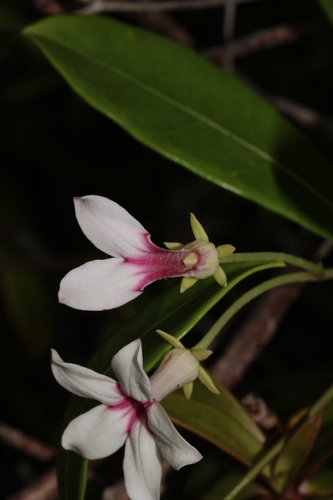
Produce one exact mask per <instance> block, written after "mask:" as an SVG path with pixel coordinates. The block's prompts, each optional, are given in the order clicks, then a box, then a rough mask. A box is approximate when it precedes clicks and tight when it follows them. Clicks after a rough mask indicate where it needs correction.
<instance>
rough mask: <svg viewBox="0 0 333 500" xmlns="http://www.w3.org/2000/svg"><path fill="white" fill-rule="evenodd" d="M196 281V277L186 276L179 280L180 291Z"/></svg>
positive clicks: (183, 290)
mask: <svg viewBox="0 0 333 500" xmlns="http://www.w3.org/2000/svg"><path fill="white" fill-rule="evenodd" d="M197 281H198V279H197V278H187V277H186V276H185V277H184V278H183V279H182V280H181V282H180V293H183V292H185V291H186V290H187V289H188V288H191V286H193V285H195V284H196V282H197Z"/></svg>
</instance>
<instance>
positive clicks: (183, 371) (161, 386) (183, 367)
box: [150, 347, 200, 401]
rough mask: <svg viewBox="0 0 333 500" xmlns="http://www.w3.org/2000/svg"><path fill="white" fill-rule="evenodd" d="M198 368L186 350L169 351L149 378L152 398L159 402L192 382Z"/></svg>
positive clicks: (177, 348)
mask: <svg viewBox="0 0 333 500" xmlns="http://www.w3.org/2000/svg"><path fill="white" fill-rule="evenodd" d="M199 366H200V365H199V362H198V361H197V359H196V358H195V357H194V356H193V354H192V353H191V351H189V350H188V349H183V348H179V347H176V348H174V349H171V351H169V352H167V353H166V355H165V356H164V358H163V359H162V362H161V364H160V366H159V367H158V369H157V370H156V372H155V373H153V375H152V376H151V377H150V382H151V388H152V393H153V398H154V399H156V401H161V400H162V399H164V398H165V397H166V396H167V395H168V394H171V392H174V391H175V390H177V389H180V388H181V387H184V385H188V384H190V383H191V382H193V380H195V379H196V378H197V377H198V374H199Z"/></svg>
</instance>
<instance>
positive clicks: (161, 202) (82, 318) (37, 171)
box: [0, 0, 333, 498]
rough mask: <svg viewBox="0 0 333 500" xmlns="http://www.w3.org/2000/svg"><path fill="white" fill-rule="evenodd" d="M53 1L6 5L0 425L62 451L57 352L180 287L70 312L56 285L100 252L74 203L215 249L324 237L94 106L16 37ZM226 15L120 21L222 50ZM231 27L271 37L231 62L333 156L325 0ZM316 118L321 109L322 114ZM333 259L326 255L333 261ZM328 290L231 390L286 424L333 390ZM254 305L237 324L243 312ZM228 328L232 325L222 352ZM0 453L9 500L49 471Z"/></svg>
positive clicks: (302, 302) (283, 5)
mask: <svg viewBox="0 0 333 500" xmlns="http://www.w3.org/2000/svg"><path fill="white" fill-rule="evenodd" d="M59 5H60V7H62V8H63V10H64V11H65V10H66V11H67V12H71V11H73V9H74V8H78V7H80V4H78V3H75V2H65V1H63V2H59ZM47 9H48V6H47V2H44V3H43V2H35V3H34V2H32V1H27V0H16V1H11V0H8V1H2V2H1V4H0V117H1V133H0V165H1V170H0V266H1V277H0V297H1V303H0V328H1V330H0V331H1V333H0V342H1V346H0V376H1V384H0V408H1V415H0V418H1V421H2V422H4V423H6V424H7V425H10V426H12V427H13V428H15V429H19V430H21V431H22V432H24V433H26V434H28V435H29V436H31V437H32V438H33V439H38V440H40V441H42V442H43V443H45V444H47V445H50V446H55V445H56V444H57V440H58V429H59V426H60V422H61V418H62V415H63V413H64V410H65V406H66V401H67V400H68V393H66V391H64V390H63V389H62V388H61V387H59V386H58V385H57V384H56V382H55V381H54V379H53V377H52V375H51V371H50V366H49V365H50V364H49V349H50V347H51V346H52V347H54V348H56V349H57V350H59V352H60V353H61V355H62V356H63V357H64V359H66V360H68V361H73V362H78V363H82V364H84V363H85V362H86V361H87V359H88V358H89V357H90V355H91V353H92V352H93V350H94V348H95V347H96V346H97V345H98V344H99V343H100V341H101V339H102V338H104V337H105V335H107V334H110V333H112V332H113V331H115V329H116V328H117V326H118V325H120V324H121V323H122V322H123V321H126V319H127V318H129V317H131V316H133V315H134V314H135V313H136V311H139V310H140V309H141V308H142V307H144V305H145V304H147V303H149V300H150V299H151V298H153V297H154V296H155V295H156V294H158V293H159V292H160V291H161V290H163V289H165V288H166V287H170V286H173V285H174V284H175V281H174V280H170V281H168V282H159V283H155V284H153V285H151V286H150V287H149V288H148V289H147V290H146V291H145V293H144V294H143V295H142V296H141V297H140V298H139V299H137V300H136V301H134V302H132V303H129V304H127V305H125V306H123V307H122V308H120V309H117V310H114V311H109V312H103V313H98V314H97V313H91V312H82V311H75V310H72V309H69V308H66V307H65V306H61V305H59V304H58V303H57V291H58V286H59V282H60V280H61V278H62V277H63V276H64V275H65V274H66V273H67V272H68V271H69V270H70V269H72V268H73V267H76V266H77V265H79V264H81V263H83V262H85V261H87V260H90V259H92V258H95V257H98V256H100V254H99V252H98V250H96V249H95V248H94V247H93V245H92V244H91V243H90V242H89V241H88V240H87V239H86V238H85V237H84V235H83V234H82V233H81V231H80V228H79V226H78V224H77V222H76V219H75V215H74V210H73V204H72V198H73V196H80V195H86V194H99V195H103V196H106V197H108V198H111V199H112V200H114V201H116V202H118V203H119V204H121V205H122V206H124V207H125V208H126V209H127V210H128V211H129V212H130V213H131V214H132V215H134V216H135V217H136V218H137V219H138V220H139V221H140V222H141V223H142V224H143V225H144V226H145V227H146V228H147V230H148V231H149V232H151V234H152V235H153V236H152V238H153V241H154V242H155V243H156V244H162V242H163V241H178V240H179V241H185V242H186V241H190V239H191V232H190V227H189V217H188V212H190V211H191V212H194V213H195V214H196V215H197V217H198V218H199V220H200V221H201V222H202V224H203V225H204V227H205V228H206V230H207V232H208V233H209V236H210V239H211V240H212V241H213V242H215V243H216V244H221V243H232V244H233V245H235V246H236V247H237V250H238V251H240V252H248V251H286V252H292V251H295V252H297V253H300V254H302V255H304V256H306V255H309V254H310V255H313V253H314V251H315V249H316V248H317V247H318V246H319V244H320V240H319V238H317V237H313V236H311V235H309V234H306V232H305V231H304V230H302V229H300V228H299V227H297V226H296V225H294V224H292V223H290V222H288V221H286V220H284V219H282V218H280V217H279V216H277V215H274V214H272V213H269V212H267V211H265V210H264V209H262V208H260V207H258V206H256V205H254V204H252V203H250V202H247V201H244V200H242V199H240V198H238V197H236V196H235V195H233V194H231V193H228V192H226V191H223V190H221V189H220V188H219V187H217V186H214V185H213V184H209V183H207V182H206V181H204V180H203V179H201V178H198V177H195V176H194V175H193V174H192V173H190V172H188V171H186V170H184V169H183V168H182V167H180V166H178V165H176V164H174V163H171V162H170V161H168V160H166V159H164V158H162V157H160V156H158V155H157V154H156V153H154V152H153V151H150V150H149V149H147V148H146V147H145V146H143V145H141V144H139V143H137V142H136V141H135V140H134V139H132V138H131V137H130V136H129V135H128V134H127V133H126V132H125V131H123V130H122V129H120V128H119V127H118V126H117V125H115V124H114V123H113V122H111V121H109V120H108V119H107V118H106V117H104V116H102V115H100V114H98V113H97V112H96V111H95V110H93V109H92V108H90V107H89V106H88V105H87V104H86V103H85V102H83V101H82V100H81V99H80V98H79V97H78V96H76V95H75V94H74V93H73V91H72V90H71V89H70V88H69V87H68V86H67V84H66V83H65V82H64V81H63V80H62V78H61V77H60V76H59V75H58V74H57V73H56V71H55V70H54V69H53V68H52V67H51V66H50V64H49V63H48V62H47V61H46V60H45V58H44V57H43V55H42V54H41V53H40V52H39V51H38V49H37V48H36V47H35V46H34V45H33V44H32V43H31V42H30V41H29V40H27V39H25V38H23V37H22V36H21V35H20V30H21V29H23V28H24V27H26V26H28V25H29V24H31V23H33V22H35V21H37V20H39V19H41V18H43V17H45V15H47V13H46V12H45V11H47ZM223 15H224V8H223V7H219V8H212V9H206V10H187V11H179V12H178V11H177V12H170V13H168V14H163V16H165V17H164V24H163V22H157V21H158V19H157V18H156V17H155V20H154V16H149V15H143V14H142V15H140V16H138V15H130V14H127V15H121V14H118V15H117V16H115V17H117V18H118V19H121V20H123V21H125V22H129V23H133V24H136V25H141V26H149V29H153V30H155V31H159V32H161V31H162V32H163V34H164V35H168V36H173V37H174V36H175V30H174V29H171V28H168V29H167V28H166V26H167V25H168V23H167V21H168V22H169V24H170V22H171V25H172V26H178V27H180V29H181V30H183V31H182V33H183V34H185V35H186V36H188V40H190V38H191V39H192V45H193V48H194V49H195V50H197V51H199V52H203V53H210V49H211V48H212V47H217V46H218V47H222V46H224V47H226V46H227V42H226V41H225V40H224V37H223V28H222V26H223ZM163 16H162V21H163ZM170 20H171V21H170ZM172 23H173V24H172ZM281 25H283V26H288V27H291V28H292V29H294V30H295V33H296V34H297V36H296V38H295V39H294V40H292V41H290V40H289V39H288V38H286V39H284V40H283V37H282V39H281V41H277V40H276V36H275V38H274V29H275V28H276V27H278V26H281ZM161 26H162V27H161ZM234 28H235V29H234V35H233V37H234V39H236V40H241V39H243V38H247V37H249V36H252V35H253V34H256V33H258V32H260V31H261V30H270V31H271V36H269V33H268V35H267V39H266V42H265V41H264V42H262V44H261V45H260V46H258V47H257V48H256V49H255V50H254V51H252V52H251V53H249V54H247V55H244V56H242V57H237V58H235V59H234V60H233V61H232V64H231V65H230V61H229V66H228V68H227V69H228V70H233V71H235V72H236V74H238V75H239V77H241V78H246V79H247V81H248V82H249V84H250V85H251V86H254V87H255V88H256V89H257V90H258V91H259V92H260V93H262V94H263V95H265V97H266V98H268V99H269V100H270V101H271V102H272V103H273V104H277V103H278V99H280V98H283V99H285V100H287V103H288V105H287V107H286V108H284V111H285V112H286V114H287V116H288V118H289V119H291V120H292V121H293V122H294V123H295V124H296V126H297V127H299V128H301V129H302V130H303V131H304V132H305V134H307V135H308V136H310V137H311V138H312V140H313V141H314V142H315V143H316V144H317V145H318V147H319V148H321V149H322V150H323V152H324V153H325V155H326V156H327V157H328V158H329V159H332V158H333V147H332V144H333V119H332V112H333V102H332V97H331V96H332V83H333V72H332V69H333V56H332V54H333V32H332V28H331V26H330V24H329V22H328V20H327V19H326V18H325V16H324V13H323V11H322V10H321V8H320V6H319V4H318V3H317V2H316V1H315V0H299V1H296V0H293V1H291V0H285V1H284V0H263V1H258V2H250V3H246V4H240V5H239V6H238V8H237V17H236V22H235V26H234ZM166 32H167V33H166ZM185 38H186V37H185ZM267 40H273V42H271V43H268V41H267ZM274 40H275V42H274ZM279 106H280V109H281V102H280V105H279ZM295 109H296V112H295ZM301 111H303V112H305V115H304V114H303V115H302V113H301ZM306 112H307V113H308V115H306ZM309 113H310V115H311V116H315V117H316V120H315V121H312V122H311V123H309V121H308V120H307V119H306V116H309ZM311 113H312V114H311ZM314 168H315V166H314ZM332 260H333V259H332V257H330V256H329V255H328V257H327V260H326V263H327V265H329V264H330V265H331V266H332V265H333V262H332ZM332 292H333V284H332V283H331V282H327V283H320V284H313V285H307V286H306V288H305V290H304V291H303V293H302V294H301V296H300V298H299V300H298V301H297V302H296V303H295V304H293V305H292V307H291V308H290V310H289V312H288V314H287V316H286V317H285V318H284V320H283V321H282V323H281V325H280V327H279V329H278V331H277V332H276V335H275V337H274V339H273V341H272V342H271V343H270V344H269V346H268V347H267V348H266V349H265V350H264V351H263V352H262V353H261V355H260V357H259V359H258V360H257V361H256V362H255V364H254V365H253V366H252V368H251V370H250V371H249V372H248V373H247V374H246V376H245V377H244V379H243V381H242V382H241V383H240V384H239V385H238V386H237V387H235V392H236V394H237V395H238V396H243V395H244V394H246V393H247V392H249V391H253V392H256V393H258V394H260V395H261V396H262V397H263V398H264V399H265V401H266V403H267V404H268V405H269V406H270V407H272V408H273V409H274V410H275V411H276V412H277V413H278V414H279V415H280V417H281V418H282V419H285V418H287V417H288V416H289V415H290V413H292V412H294V411H296V410H298V409H299V408H300V407H302V406H306V405H309V404H311V403H312V402H313V400H314V399H315V398H316V397H317V396H319V395H320V394H321V392H322V391H323V390H324V389H325V388H326V387H327V386H328V385H329V384H331V383H332V381H333V369H332V355H333V343H332V331H333V329H332V327H333V308H332ZM251 307H252V305H251V306H250V307H248V308H247V309H246V311H244V313H242V314H240V316H239V318H237V319H236V320H235V322H234V324H233V327H235V328H236V327H237V326H238V325H239V324H241V323H242V322H244V321H246V318H247V315H248V314H250V313H251ZM217 315H218V310H215V311H213V312H212V313H211V314H210V315H209V317H208V318H207V319H206V320H205V323H204V324H203V325H201V326H199V331H200V328H201V329H202V332H203V333H204V332H205V331H206V330H207V328H208V327H209V325H210V324H211V323H212V321H213V320H214V317H215V316H217ZM232 333H233V332H232V328H229V330H228V331H227V333H226V335H225V337H224V339H223V341H222V343H221V345H220V346H219V348H218V351H219V352H223V346H224V345H225V344H226V342H227V341H228V340H230V338H231V337H232ZM0 458H1V459H2V460H3V466H2V467H1V474H0V498H7V497H9V496H10V495H14V494H17V493H18V492H19V490H20V489H22V488H24V487H26V486H27V485H28V484H30V483H31V481H33V480H36V479H37V478H38V477H39V476H40V474H42V473H43V472H44V471H47V470H48V468H49V464H46V465H43V464H41V463H40V461H39V460H36V459H34V458H32V457H31V456H30V455H29V453H28V454H27V453H23V452H22V451H18V450H15V449H14V447H13V446H12V445H11V444H8V443H6V442H5V441H0ZM107 480H108V479H105V481H106V482H107ZM102 484H104V483H103V481H102ZM96 498H97V496H96Z"/></svg>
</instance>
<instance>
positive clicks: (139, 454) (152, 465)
mask: <svg viewBox="0 0 333 500" xmlns="http://www.w3.org/2000/svg"><path fill="white" fill-rule="evenodd" d="M123 469H124V479H125V486H126V491H127V494H128V496H129V497H130V498H131V500H159V498H160V485H161V476H162V456H161V452H160V450H159V449H158V446H156V443H155V440H154V437H153V436H152V434H151V432H150V431H149V429H147V427H146V425H144V424H140V423H138V424H136V425H135V426H134V427H133V428H132V430H131V433H130V435H129V438H128V439H127V441H126V446H125V458H124V464H123Z"/></svg>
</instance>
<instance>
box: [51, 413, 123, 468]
mask: <svg viewBox="0 0 333 500" xmlns="http://www.w3.org/2000/svg"><path fill="white" fill-rule="evenodd" d="M128 428H129V416H128V415H127V416H125V415H124V411H123V410H115V409H113V408H109V407H107V406H105V405H99V406H95V408H93V409H92V410H89V411H87V412H86V413H83V414H82V415H80V416H79V417H77V418H75V419H74V420H72V422H70V424H69V425H68V426H67V427H66V429H65V432H64V433H63V435H62V439H61V444H62V446H63V448H65V450H72V451H75V452H76V453H78V454H79V455H81V456H82V457H84V458H88V459H89V460H94V459H96V458H104V457H107V456H109V455H112V453H115V452H116V451H117V450H119V448H120V447H121V446H122V445H123V444H124V442H125V441H126V438H127V436H128Z"/></svg>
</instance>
